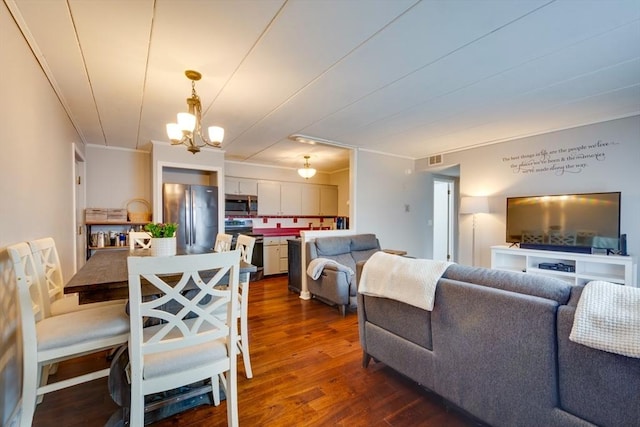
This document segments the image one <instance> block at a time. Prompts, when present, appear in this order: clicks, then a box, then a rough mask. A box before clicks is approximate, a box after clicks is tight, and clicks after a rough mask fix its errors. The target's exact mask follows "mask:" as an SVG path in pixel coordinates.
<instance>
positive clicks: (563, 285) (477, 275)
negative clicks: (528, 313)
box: [442, 264, 571, 304]
mask: <svg viewBox="0 0 640 427" xmlns="http://www.w3.org/2000/svg"><path fill="white" fill-rule="evenodd" d="M442 277H444V278H446V279H451V280H458V281H460V282H468V283H474V284H476V285H482V286H487V287H491V288H495V289H502V290H505V291H510V292H517V293H519V294H525V295H531V296H534V297H541V298H546V299H549V300H552V301H555V302H557V303H558V304H566V303H567V301H569V297H570V296H571V285H570V284H569V283H567V282H563V281H562V280H559V279H554V278H552V277H545V276H540V275H536V274H528V273H519V272H515V271H503V270H492V269H488V268H482V267H469V266H466V265H460V264H454V265H451V266H450V267H449V268H448V269H447V271H445V272H444V274H443V275H442Z"/></svg>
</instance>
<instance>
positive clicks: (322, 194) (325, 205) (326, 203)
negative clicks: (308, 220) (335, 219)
mask: <svg viewBox="0 0 640 427" xmlns="http://www.w3.org/2000/svg"><path fill="white" fill-rule="evenodd" d="M301 194H302V197H301V199H302V207H301V215H319V216H337V215H338V187H336V186H335V185H302V192H301Z"/></svg>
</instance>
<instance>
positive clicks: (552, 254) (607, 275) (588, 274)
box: [491, 246, 638, 286]
mask: <svg viewBox="0 0 640 427" xmlns="http://www.w3.org/2000/svg"><path fill="white" fill-rule="evenodd" d="M560 263H561V264H563V265H564V266H566V269H567V270H571V271H561V270H549V269H544V268H540V264H560ZM491 268H493V269H496V270H509V271H522V272H525V273H532V274H541V275H544V276H551V277H555V278H556V279H561V280H564V281H565V282H568V283H571V284H572V285H585V284H587V283H588V282H590V281H591V280H605V281H607V282H613V283H619V284H621V285H626V286H638V284H637V281H636V280H637V265H636V260H635V258H634V257H631V256H618V255H597V254H582V253H573V252H556V251H544V250H537V249H520V248H508V247H506V246H492V247H491Z"/></svg>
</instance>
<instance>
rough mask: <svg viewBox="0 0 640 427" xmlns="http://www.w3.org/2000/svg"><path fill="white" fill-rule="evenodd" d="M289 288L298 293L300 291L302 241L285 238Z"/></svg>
mask: <svg viewBox="0 0 640 427" xmlns="http://www.w3.org/2000/svg"><path fill="white" fill-rule="evenodd" d="M287 243H288V246H287V254H288V265H289V267H288V269H289V281H288V285H289V290H290V291H292V292H297V293H300V291H302V253H301V249H302V241H301V240H300V239H289V240H287Z"/></svg>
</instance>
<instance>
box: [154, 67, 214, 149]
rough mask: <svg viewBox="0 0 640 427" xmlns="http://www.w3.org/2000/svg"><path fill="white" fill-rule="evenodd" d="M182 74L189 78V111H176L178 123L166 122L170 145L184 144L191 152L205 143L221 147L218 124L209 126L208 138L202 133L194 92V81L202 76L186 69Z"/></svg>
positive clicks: (200, 110) (198, 108)
mask: <svg viewBox="0 0 640 427" xmlns="http://www.w3.org/2000/svg"><path fill="white" fill-rule="evenodd" d="M184 74H185V75H186V76H187V78H188V79H189V80H191V97H190V98H187V105H188V106H189V112H188V113H178V123H169V124H167V136H169V139H170V140H171V145H179V144H184V145H186V146H187V150H189V151H191V152H192V153H193V154H196V153H197V152H199V151H200V147H204V146H205V145H208V146H210V147H216V148H220V147H222V140H223V139H224V129H223V128H221V127H220V126H209V129H208V130H209V132H208V133H209V138H208V139H207V138H206V137H205V136H204V135H203V134H202V104H200V98H199V97H198V94H197V93H196V81H198V80H200V79H201V78H202V74H200V73H199V72H197V71H193V70H187V71H185V72H184ZM197 139H199V140H200V142H199V141H198V140H197Z"/></svg>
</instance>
